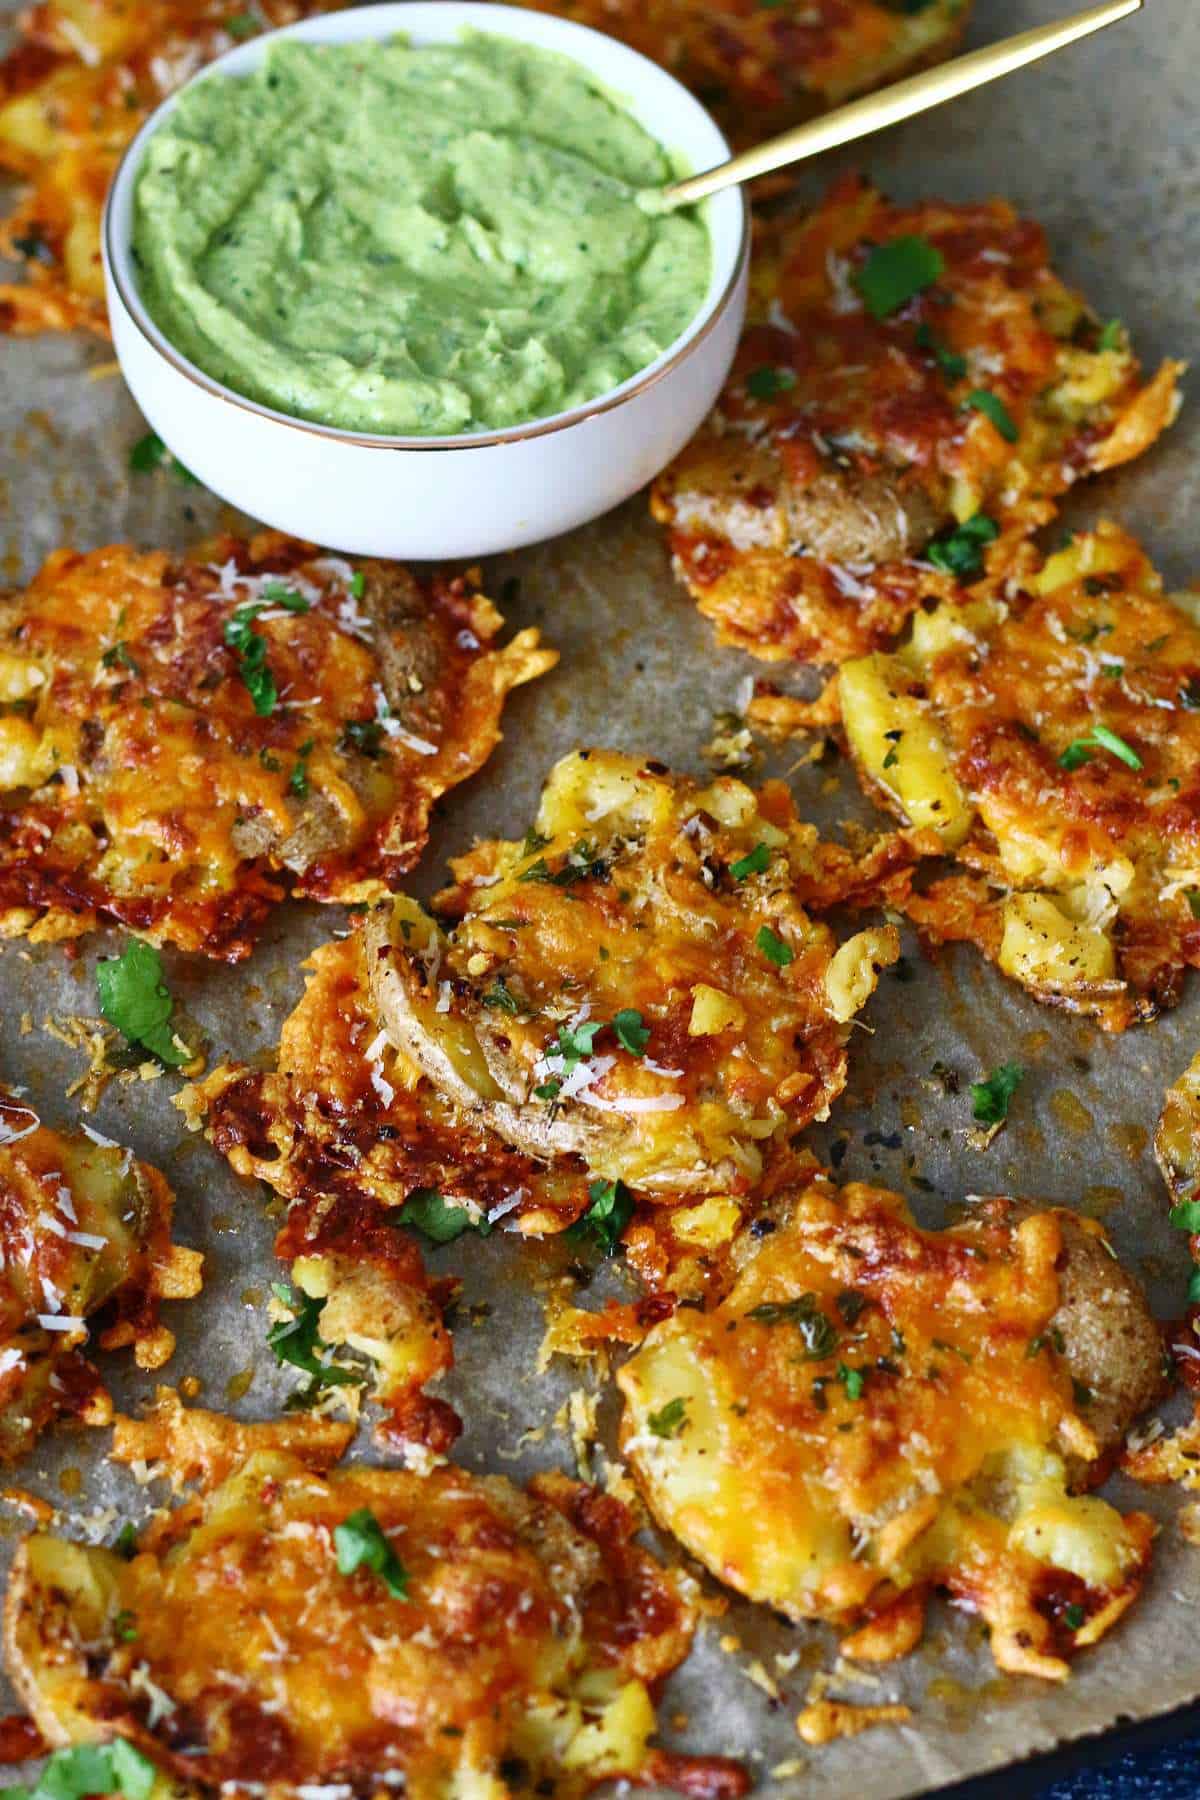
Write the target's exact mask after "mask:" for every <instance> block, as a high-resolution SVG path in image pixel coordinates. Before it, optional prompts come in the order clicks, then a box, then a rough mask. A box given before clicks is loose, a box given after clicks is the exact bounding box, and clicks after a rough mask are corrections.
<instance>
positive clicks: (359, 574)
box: [350, 569, 367, 600]
mask: <svg viewBox="0 0 1200 1800" xmlns="http://www.w3.org/2000/svg"><path fill="white" fill-rule="evenodd" d="M366 588H367V578H366V576H365V575H364V574H363V571H362V570H361V569H355V571H354V573H353V575H352V576H351V577H350V592H351V594H353V596H354V598H355V599H356V600H361V599H362V597H363V595H364V593H365V592H366Z"/></svg>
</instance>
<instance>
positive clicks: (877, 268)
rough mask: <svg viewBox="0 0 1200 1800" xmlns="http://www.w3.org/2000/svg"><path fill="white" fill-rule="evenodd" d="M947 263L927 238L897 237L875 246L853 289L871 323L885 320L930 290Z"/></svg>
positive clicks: (857, 274) (855, 280)
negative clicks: (869, 315)
mask: <svg viewBox="0 0 1200 1800" xmlns="http://www.w3.org/2000/svg"><path fill="white" fill-rule="evenodd" d="M945 266H946V260H945V258H944V257H943V255H942V253H941V251H940V250H938V249H936V248H935V247H934V245H933V244H931V243H930V242H929V240H928V238H923V237H898V238H893V239H892V240H891V242H890V243H887V244H877V245H876V246H875V248H874V249H873V250H872V251H871V254H870V255H869V256H868V257H867V260H866V262H865V263H864V264H863V266H862V268H861V269H859V270H858V271H857V272H856V274H855V276H854V285H855V287H856V288H857V289H858V291H859V293H860V295H861V296H862V299H863V302H864V304H865V306H866V308H867V311H868V312H869V313H870V314H871V317H872V318H873V319H886V318H887V316H888V314H889V313H894V312H895V311H896V310H897V309H898V308H899V307H901V306H903V305H904V303H905V301H906V300H911V299H912V297H913V295H914V294H919V293H921V292H922V291H923V290H924V289H925V288H927V287H930V286H931V285H932V284H933V283H934V282H935V281H936V280H937V278H938V276H939V275H940V274H941V273H942V271H943V269H944V268H945Z"/></svg>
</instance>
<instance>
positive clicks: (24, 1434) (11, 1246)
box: [0, 1089, 201, 1462]
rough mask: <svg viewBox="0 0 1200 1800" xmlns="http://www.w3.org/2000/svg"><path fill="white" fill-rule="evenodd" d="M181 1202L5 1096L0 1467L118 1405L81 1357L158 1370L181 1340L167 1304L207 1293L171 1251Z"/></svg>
mask: <svg viewBox="0 0 1200 1800" xmlns="http://www.w3.org/2000/svg"><path fill="white" fill-rule="evenodd" d="M173 1207H174V1197H173V1195H172V1193H171V1190H170V1188H169V1187H168V1186H167V1184H166V1182H165V1181H164V1180H163V1178H162V1176H161V1175H160V1174H159V1172H158V1170H157V1169H152V1168H150V1167H149V1166H148V1165H147V1164H146V1163H140V1162H137V1161H136V1160H135V1159H134V1156H133V1154H132V1152H131V1151H128V1150H123V1149H121V1148H120V1146H119V1145H117V1144H110V1143H109V1142H108V1141H107V1140H105V1139H97V1138H95V1137H90V1136H85V1135H84V1134H83V1133H82V1132H81V1133H78V1134H75V1133H72V1134H63V1133H60V1132H57V1131H52V1130H51V1129H50V1127H49V1126H47V1125H43V1124H42V1123H41V1121H40V1119H39V1118H38V1115H37V1113H36V1112H34V1110H33V1109H32V1107H30V1106H27V1105H26V1104H25V1103H24V1102H23V1101H21V1100H18V1099H16V1098H14V1097H13V1096H12V1095H11V1094H9V1093H7V1092H5V1091H4V1090H2V1089H0V1462H7V1461H11V1460H12V1459H14V1458H16V1457H18V1456H23V1455H24V1454H25V1453H26V1452H27V1451H28V1450H29V1449H30V1448H31V1447H32V1446H33V1444H34V1442H35V1440H36V1439H37V1437H38V1435H39V1433H40V1432H41V1431H42V1430H43V1428H44V1427H45V1426H46V1425H47V1424H49V1423H50V1422H51V1420H53V1419H55V1418H57V1417H59V1416H60V1415H64V1414H68V1415H72V1416H74V1417H76V1418H79V1419H82V1420H83V1421H84V1422H86V1423H87V1424H92V1425H106V1424H108V1422H109V1420H110V1419H111V1417H112V1403H111V1401H110V1399H109V1396H108V1394H107V1393H106V1391H105V1389H104V1385H103V1383H102V1382H101V1380H100V1376H99V1374H98V1372H97V1371H96V1370H95V1369H94V1368H93V1367H92V1364H91V1363H90V1362H89V1361H88V1359H87V1357H86V1356H85V1355H84V1353H83V1351H84V1346H85V1345H86V1344H87V1343H88V1341H89V1321H90V1320H91V1318H92V1316H93V1315H94V1314H96V1313H98V1312H99V1311H100V1309H101V1308H105V1309H106V1312H105V1321H104V1324H103V1328H102V1329H101V1331H100V1333H99V1335H98V1337H97V1340H96V1341H97V1342H98V1343H99V1344H100V1346H101V1347H102V1348H103V1349H106V1350H108V1349H117V1348H120V1347H123V1346H125V1345H131V1346H132V1348H133V1353H134V1359H135V1361H136V1362H137V1364H138V1366H139V1368H143V1369H157V1368H160V1367H161V1365H162V1364H163V1363H165V1362H166V1361H167V1359H168V1358H169V1357H170V1355H171V1353H172V1351H173V1350H174V1348H175V1339H174V1338H173V1336H172V1335H171V1333H170V1332H169V1331H168V1330H167V1328H166V1327H165V1326H164V1325H162V1324H160V1323H159V1317H158V1308H159V1302H160V1301H162V1300H182V1299H189V1298H190V1297H191V1296H192V1295H194V1294H198V1293H199V1292H200V1264H201V1258H200V1255H199V1252H198V1251H195V1250H183V1249H181V1248H180V1247H179V1246H178V1245H177V1244H173V1243H172V1242H171V1215H172V1211H173Z"/></svg>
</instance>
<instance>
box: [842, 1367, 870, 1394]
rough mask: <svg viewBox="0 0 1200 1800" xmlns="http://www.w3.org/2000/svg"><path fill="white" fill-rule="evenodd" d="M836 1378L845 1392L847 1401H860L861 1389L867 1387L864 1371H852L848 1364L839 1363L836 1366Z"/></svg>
mask: <svg viewBox="0 0 1200 1800" xmlns="http://www.w3.org/2000/svg"><path fill="white" fill-rule="evenodd" d="M837 1378H838V1380H839V1381H840V1382H841V1384H842V1386H843V1387H844V1388H845V1390H846V1398H847V1400H861V1399H862V1392H863V1389H864V1388H865V1387H866V1385H867V1375H866V1370H865V1369H852V1368H851V1367H850V1366H849V1364H848V1363H844V1362H840V1363H839V1364H838V1366H837Z"/></svg>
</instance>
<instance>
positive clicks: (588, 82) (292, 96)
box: [133, 33, 711, 436]
mask: <svg viewBox="0 0 1200 1800" xmlns="http://www.w3.org/2000/svg"><path fill="white" fill-rule="evenodd" d="M675 173H676V170H675V169H674V168H673V167H672V164H671V159H670V157H669V155H668V153H667V152H666V150H664V148H663V147H662V145H660V144H658V143H657V142H656V141H655V140H654V139H653V138H652V137H650V136H649V135H648V133H646V132H645V131H643V130H642V128H641V126H640V125H638V124H637V123H636V122H635V121H634V119H633V118H632V117H631V116H630V115H629V114H628V113H627V112H625V111H623V109H622V108H621V106H620V105H619V104H618V103H617V102H616V101H614V100H612V99H610V98H609V97H608V96H607V95H606V94H605V93H604V92H603V91H602V90H601V89H600V88H599V87H598V86H597V85H596V84H595V83H594V82H593V81H592V79H591V78H590V77H589V75H588V73H587V71H586V70H585V69H583V68H582V67H581V66H580V65H579V64H578V63H575V62H573V61H571V60H570V59H569V58H567V57H565V56H560V55H557V54H555V53H553V52H550V51H546V50H537V49H533V48H531V47H530V46H528V45H526V44H521V43H517V42H515V41H513V40H511V39H507V38H500V37H491V36H488V35H485V34H482V33H470V34H466V35H464V37H463V38H462V39H461V40H460V41H459V42H457V43H454V44H436V45H421V46H412V45H410V44H408V43H407V42H405V41H402V40H390V41H388V42H386V43H379V42H374V43H361V44H336V45H311V44H304V43H298V42H295V41H288V40H287V39H284V40H283V41H281V42H279V43H277V44H275V45H274V46H272V48H271V49H270V51H269V52H268V54H267V57H266V60H265V62H264V63H263V64H262V65H261V66H260V67H259V68H258V69H257V70H256V71H255V72H254V73H253V74H251V75H248V76H213V77H211V78H209V79H207V80H204V81H200V82H197V83H196V84H195V86H193V87H192V88H190V89H188V90H187V91H186V92H185V93H184V95H183V97H182V99H181V101H180V103H179V105H178V107H177V108H176V110H175V111H174V112H173V113H172V115H171V117H170V118H169V120H168V121H167V123H166V124H165V125H164V126H163V127H162V128H161V129H160V130H159V131H158V132H156V133H155V134H154V136H153V137H152V138H151V139H150V142H149V144H148V146H147V149H146V153H145V159H144V162H143V165H142V169H141V172H140V174H139V177H138V183H137V191H136V216H135V225H134V241H133V251H134V259H135V262H136V265H137V269H138V274H139V279H140V285H141V292H142V296H143V298H144V300H145V303H146V305H147V307H148V308H149V311H150V313H151V315H152V317H153V318H154V319H155V321H156V322H157V323H158V325H159V326H160V327H161V329H162V330H163V331H164V332H165V333H166V335H167V336H168V337H169V338H170V339H171V341H172V343H174V344H175V345H176V346H177V347H178V348H179V349H180V350H181V351H183V353H184V354H185V355H186V356H187V357H189V358H190V359H191V361H192V362H194V363H196V364H197V365H198V366H199V367H200V368H201V369H203V370H205V371H206V372H207V373H208V374H209V375H212V376H215V377H216V378H217V380H219V381H222V382H224V383H225V384H226V386H228V387H231V388H234V389H236V390H237V392H238V393H241V394H245V395H247V396H248V397H249V398H251V399H253V400H259V401H262V402H263V403H264V404H266V405H268V406H272V407H275V408H277V409H278V410H280V411H282V412H286V413H292V414H294V415H296V416H298V417H300V418H305V419H313V420H316V421H318V422H319V423H321V424H325V425H335V426H341V427H343V428H344V429H346V430H350V431H363V432H382V433H387V434H389V435H397V436H410V435H411V436H449V435H453V434H457V433H460V432H474V431H493V430H499V429H502V428H503V427H505V426H509V425H517V424H521V423H524V422H525V421H527V420H530V419H537V418H544V417H546V416H547V415H548V414H550V413H556V412H561V411H563V410H564V409H566V408H567V407H571V406H576V405H579V404H580V403H582V402H583V401H586V400H591V399H594V398H595V397H596V396H597V395H599V394H604V393H607V392H608V391H609V390H610V389H612V388H614V387H616V386H617V385H618V384H619V383H620V382H622V381H625V380H627V379H628V377H629V376H630V375H633V374H636V373H637V371H638V370H639V369H643V368H645V367H646V365H647V364H648V363H651V362H653V361H654V359H655V357H657V356H658V355H660V353H661V352H662V351H663V350H665V349H666V348H667V346H668V345H669V344H670V343H672V342H673V341H674V339H675V338H677V337H678V336H679V334H680V332H681V331H683V329H684V328H685V326H686V325H687V324H688V322H689V320H690V319H692V318H693V317H694V315H695V314H696V312H697V311H698V310H699V308H700V305H701V302H702V301H703V298H704V295H705V292H706V290H707V286H708V281H709V274H710V264H711V246H710V243H709V238H708V233H707V230H706V227H705V226H704V224H703V222H702V221H701V220H700V219H699V218H698V217H696V216H695V215H694V214H687V213H672V214H669V215H667V216H661V215H659V216H654V215H652V214H650V213H648V212H646V211H645V210H644V209H643V208H642V207H641V206H639V205H638V201H637V195H638V191H639V190H640V189H644V188H648V187H654V186H657V185H659V184H661V183H663V182H665V181H668V180H670V179H671V177H672V176H673V175H674V174H675Z"/></svg>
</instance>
